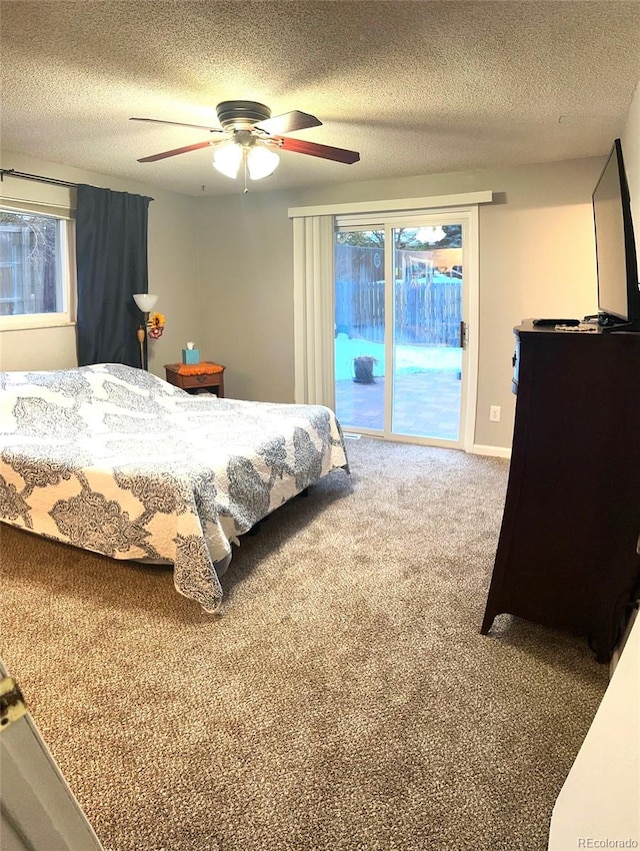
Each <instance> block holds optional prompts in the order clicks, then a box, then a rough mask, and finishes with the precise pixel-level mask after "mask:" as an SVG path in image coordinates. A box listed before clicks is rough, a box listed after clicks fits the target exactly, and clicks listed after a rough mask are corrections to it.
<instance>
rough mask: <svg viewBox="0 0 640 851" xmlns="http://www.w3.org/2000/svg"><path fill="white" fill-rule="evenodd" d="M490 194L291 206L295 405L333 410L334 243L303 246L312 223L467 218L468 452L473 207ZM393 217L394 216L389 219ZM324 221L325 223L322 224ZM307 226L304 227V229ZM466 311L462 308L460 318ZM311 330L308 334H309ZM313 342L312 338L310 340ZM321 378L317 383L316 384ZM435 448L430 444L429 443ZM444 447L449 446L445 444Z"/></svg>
mask: <svg viewBox="0 0 640 851" xmlns="http://www.w3.org/2000/svg"><path fill="white" fill-rule="evenodd" d="M492 200H493V193H492V191H490V190H487V191H482V192H470V193H463V194H460V195H444V196H434V197H431V198H429V197H426V198H409V199H398V200H393V201H365V202H354V203H353V204H335V205H322V206H315V207H292V208H290V209H289V211H288V215H289V218H292V219H293V220H294V322H295V324H294V339H295V375H296V387H295V400H296V402H304V403H311V404H323V405H327V406H328V407H331V408H333V409H335V387H334V380H333V378H334V374H335V365H334V356H333V350H331V351H329V347H328V345H327V344H326V340H325V337H326V335H327V333H328V332H327V328H328V329H332V328H333V322H334V319H333V311H334V305H333V290H334V281H333V250H334V241H333V239H331V240H330V241H329V240H328V239H327V236H328V234H327V230H326V229H325V230H324V239H323V240H322V242H321V243H317V242H316V243H314V244H313V245H312V246H311V247H309V246H307V245H306V237H305V233H307V234H308V232H309V226H311V223H312V221H313V219H316V221H317V218H318V217H321V216H332V217H334V222H335V217H338V216H340V217H342V216H345V217H346V216H351V215H354V221H355V220H356V219H355V214H361V216H362V218H366V219H367V221H370V220H371V219H372V218H373V219H375V218H379V217H381V216H383V215H385V214H392V213H395V214H400V213H401V214H402V218H404V219H405V220H406V219H412V218H418V217H419V216H421V215H436V216H441V215H442V216H444V215H449V214H451V215H453V216H456V217H460V220H461V221H462V220H463V219H464V218H466V219H467V231H466V233H465V235H464V239H463V250H465V249H466V253H465V254H463V256H464V262H465V265H466V266H467V268H466V269H465V272H464V276H465V277H464V289H465V295H466V301H467V304H466V318H465V320H464V321H465V331H466V333H465V337H466V345H465V346H464V347H463V358H465V359H466V360H465V364H464V366H465V368H464V370H463V376H464V382H465V387H464V392H463V394H462V397H463V398H464V399H466V406H465V410H464V412H462V418H461V422H462V424H463V427H462V428H461V433H460V441H459V446H460V448H462V449H464V450H465V451H466V452H469V451H471V450H472V447H473V443H474V433H475V419H476V401H477V385H478V343H479V340H478V337H479V296H480V282H479V215H478V205H479V204H486V203H491V202H492ZM388 217H389V218H396V215H389V216H388ZM325 221H326V219H325ZM305 222H306V224H305ZM464 312H465V307H463V313H464ZM310 329H313V332H312V333H311V334H310V333H309V330H310ZM314 338H315V339H314ZM320 376H321V380H318V379H319V377H320ZM393 439H394V440H398V441H405V442H407V441H409V440H412V439H411V438H408V437H405V436H403V435H397V436H396V435H393ZM434 443H435V442H434ZM448 445H451V443H450V442H448Z"/></svg>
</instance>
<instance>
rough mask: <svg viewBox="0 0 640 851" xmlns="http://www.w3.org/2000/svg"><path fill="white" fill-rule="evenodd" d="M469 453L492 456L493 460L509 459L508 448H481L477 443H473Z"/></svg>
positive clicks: (509, 451)
mask: <svg viewBox="0 0 640 851" xmlns="http://www.w3.org/2000/svg"><path fill="white" fill-rule="evenodd" d="M470 451H471V452H472V454H474V455H492V456H493V457H494V458H511V447H510V446H482V445H481V444H479V443H474V444H473V446H472V447H471V450H470Z"/></svg>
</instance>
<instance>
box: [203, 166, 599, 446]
mask: <svg viewBox="0 0 640 851" xmlns="http://www.w3.org/2000/svg"><path fill="white" fill-rule="evenodd" d="M603 163H604V158H595V159H584V160H574V161H569V162H561V163H547V164H543V165H533V166H527V167H522V168H513V169H504V170H494V171H484V172H466V173H456V174H445V175H431V176H422V177H415V178H404V179H400V180H384V181H372V182H367V183H351V184H340V185H338V186H326V187H320V188H317V189H308V190H304V191H298V192H289V193H267V194H265V193H256V194H253V195H252V194H251V192H249V193H248V194H247V195H243V194H241V192H240V189H239V192H238V195H235V196H226V197H225V198H220V199H202V200H200V201H199V203H200V206H201V208H202V209H201V212H200V213H199V215H198V222H199V227H200V229H201V237H200V247H201V255H200V256H201V259H202V269H203V278H202V281H203V288H204V291H203V305H204V306H203V313H204V316H205V321H206V324H207V327H208V329H209V330H210V333H211V338H210V342H208V343H207V351H209V347H211V349H212V356H213V357H214V358H215V359H217V360H220V361H221V362H222V363H225V364H226V365H227V367H228V372H227V373H226V375H225V389H226V390H227V393H228V395H229V396H238V397H241V398H255V399H265V400H273V401H290V400H292V399H293V382H294V368H293V272H292V262H291V260H292V251H293V247H292V225H291V222H290V221H289V220H288V219H287V209H288V207H296V206H305V205H313V204H329V203H340V202H343V201H365V200H366V201H370V200H376V199H380V200H384V199H389V198H406V197H419V196H429V195H442V194H454V193H457V192H466V191H474V190H483V189H491V190H493V192H494V193H495V196H494V197H495V199H496V200H495V202H494V203H493V204H491V205H482V206H481V208H480V331H479V333H480V341H479V342H480V362H479V373H480V377H479V387H478V412H477V422H476V440H475V442H476V444H480V445H489V446H498V447H510V446H511V438H512V429H513V411H514V408H515V399H514V397H513V395H512V393H511V372H512V369H511V355H512V353H513V331H512V329H513V327H514V326H515V325H517V324H519V322H520V320H521V319H523V318H527V317H533V316H569V317H571V316H575V317H578V318H580V317H582V316H583V315H585V314H586V313H593V312H595V310H596V281H595V245H594V238H593V221H592V214H591V192H592V190H593V187H594V185H595V182H596V180H597V177H598V175H599V173H600V171H601V168H602V165H603ZM336 167H339V166H336ZM207 317H208V318H207ZM490 405H500V406H501V407H502V412H503V417H502V421H501V422H500V423H490V422H489V406H490Z"/></svg>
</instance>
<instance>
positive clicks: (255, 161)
mask: <svg viewBox="0 0 640 851" xmlns="http://www.w3.org/2000/svg"><path fill="white" fill-rule="evenodd" d="M216 113H217V116H218V120H219V122H220V125H221V126H220V127H205V126H202V125H200V124H183V123H182V122H180V121H164V120H162V119H159V118H131V119H130V121H150V122H154V123H156V124H173V125H175V126H178V127H196V128H199V129H201V130H208V131H209V132H210V133H215V134H216V138H214V139H207V140H205V141H204V142H195V143H194V144H193V145H185V146H184V147H183V148H174V149H173V150H171V151H162V153H159V154H151V156H148V157H142V158H141V159H139V160H138V162H139V163H149V162H156V161H157V160H162V159H166V158H167V157H175V156H176V155H178V154H186V153H188V152H189V151H197V150H199V149H200V148H207V147H215V151H214V161H213V164H214V167H215V168H216V169H218V171H220V172H222V174H226V175H227V177H236V176H237V174H238V169H239V168H240V165H241V164H244V169H245V179H246V173H247V170H248V171H249V176H250V177H251V178H252V179H253V180H260V179H261V178H263V177H267V176H268V175H269V174H272V173H273V171H274V170H275V168H276V166H277V165H278V161H279V157H278V155H277V153H276V151H278V150H281V151H294V152H295V153H299V154H307V155H309V156H312V157H321V158H322V159H326V160H333V161H334V162H340V163H346V164H351V163H355V162H358V160H359V159H360V154H359V153H358V152H357V151H348V150H346V149H344V148H334V147H332V146H330V145H320V144H318V143H317V142H306V141H304V140H301V139H292V138H290V137H289V136H283V135H281V134H282V133H293V132H295V131H296V130H306V129H307V128H309V127H318V126H320V125H321V124H322V122H321V121H319V120H318V119H317V118H316V117H315V116H314V115H309V114H308V113H306V112H300V111H299V110H297V109H294V110H293V111H292V112H285V113H283V114H282V115H275V116H273V117H272V116H271V110H270V109H269V107H268V106H265V105H264V104H262V103H256V102H255V101H251V100H227V101H223V102H222V103H219V104H218V106H217V107H216Z"/></svg>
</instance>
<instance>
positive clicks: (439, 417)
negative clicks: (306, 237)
mask: <svg viewBox="0 0 640 851" xmlns="http://www.w3.org/2000/svg"><path fill="white" fill-rule="evenodd" d="M466 231H467V221H466V216H465V215H464V214H461V215H459V216H458V217H456V216H455V215H452V214H447V215H439V216H416V217H413V218H410V219H406V218H405V219H402V220H398V219H387V220H386V221H381V222H377V221H372V222H371V223H367V222H365V221H362V222H353V223H349V222H341V221H339V222H338V227H337V229H336V234H335V258H334V288H335V293H334V296H335V297H334V302H335V330H334V334H335V360H334V364H335V399H336V413H337V415H338V419H339V420H340V422H341V424H342V426H343V428H345V429H347V430H351V431H357V432H362V433H373V434H380V435H383V436H388V437H397V438H398V439H402V438H404V439H407V440H415V441H419V442H428V443H435V444H443V445H450V446H458V445H461V435H462V431H463V417H464V412H465V410H466V407H465V392H464V386H465V382H464V372H465V357H464V342H465V339H464V336H465V335H464V332H465V329H466V325H465V306H466V302H465V292H464V274H465V256H466V252H465V236H466Z"/></svg>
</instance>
